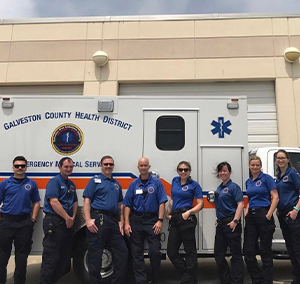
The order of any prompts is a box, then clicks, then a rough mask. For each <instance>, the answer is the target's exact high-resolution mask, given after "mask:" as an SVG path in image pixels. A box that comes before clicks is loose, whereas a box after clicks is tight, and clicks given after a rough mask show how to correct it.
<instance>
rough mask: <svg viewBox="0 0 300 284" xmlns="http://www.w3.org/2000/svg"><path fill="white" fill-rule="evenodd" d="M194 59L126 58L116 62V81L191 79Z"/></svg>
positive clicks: (193, 75)
mask: <svg viewBox="0 0 300 284" xmlns="http://www.w3.org/2000/svg"><path fill="white" fill-rule="evenodd" d="M194 69H195V67H194V60H189V59H186V60H149V61H148V60H126V61H119V63H118V81H122V80H130V81H142V80H158V81H166V80H185V79H186V80H193V79H194V78H195V74H194Z"/></svg>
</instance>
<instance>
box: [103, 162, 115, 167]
mask: <svg viewBox="0 0 300 284" xmlns="http://www.w3.org/2000/svg"><path fill="white" fill-rule="evenodd" d="M114 165H115V164H114V163H103V166H106V167H107V166H111V167H112V166H114Z"/></svg>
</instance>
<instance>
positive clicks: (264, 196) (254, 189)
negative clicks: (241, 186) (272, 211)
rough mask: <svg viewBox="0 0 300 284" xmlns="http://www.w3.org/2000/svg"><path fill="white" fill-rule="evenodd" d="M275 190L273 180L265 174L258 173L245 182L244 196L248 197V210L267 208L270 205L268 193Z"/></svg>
mask: <svg viewBox="0 0 300 284" xmlns="http://www.w3.org/2000/svg"><path fill="white" fill-rule="evenodd" d="M274 188H277V186H276V183H275V181H274V180H273V178H272V177H271V176H269V175H267V174H264V173H260V174H259V176H258V177H257V178H256V179H255V180H252V178H249V179H247V181H246V190H247V191H246V194H247V195H248V201H249V208H250V209H258V208H262V207H269V206H270V205H271V194H270V192H271V191H272V190H273V189H274Z"/></svg>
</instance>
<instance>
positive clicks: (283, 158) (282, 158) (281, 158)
mask: <svg viewBox="0 0 300 284" xmlns="http://www.w3.org/2000/svg"><path fill="white" fill-rule="evenodd" d="M286 159H287V158H285V157H278V158H276V160H286Z"/></svg>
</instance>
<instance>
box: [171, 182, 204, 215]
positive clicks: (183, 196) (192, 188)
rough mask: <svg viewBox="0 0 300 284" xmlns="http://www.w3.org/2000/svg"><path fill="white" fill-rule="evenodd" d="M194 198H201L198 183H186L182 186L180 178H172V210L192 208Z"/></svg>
mask: <svg viewBox="0 0 300 284" xmlns="http://www.w3.org/2000/svg"><path fill="white" fill-rule="evenodd" d="M194 197H195V198H196V199H198V198H202V197H203V195H202V188H201V186H200V185H199V183H198V182H196V181H194V180H192V181H189V180H188V181H187V182H186V183H185V184H184V185H181V184H180V177H174V178H173V180H172V199H173V207H172V209H173V210H178V209H183V208H192V205H193V200H194Z"/></svg>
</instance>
